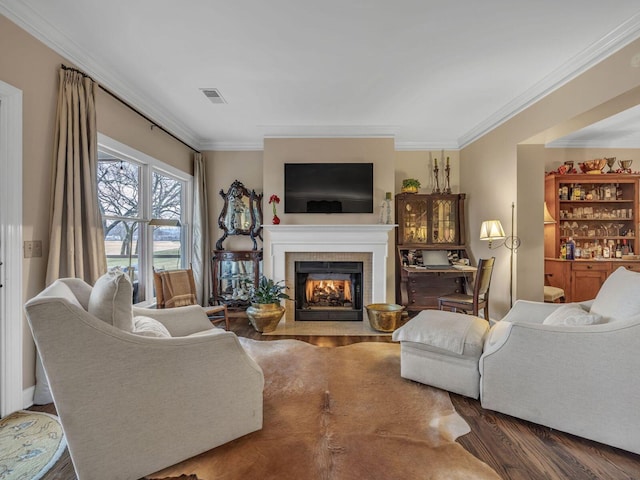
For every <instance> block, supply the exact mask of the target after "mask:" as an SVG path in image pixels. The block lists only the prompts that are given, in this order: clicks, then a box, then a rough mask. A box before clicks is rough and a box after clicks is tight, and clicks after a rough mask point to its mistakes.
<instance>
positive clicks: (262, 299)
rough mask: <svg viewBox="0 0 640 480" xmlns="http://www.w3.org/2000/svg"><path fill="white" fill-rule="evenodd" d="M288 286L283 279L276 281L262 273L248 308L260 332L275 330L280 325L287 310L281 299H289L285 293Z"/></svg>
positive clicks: (252, 292) (254, 324)
mask: <svg viewBox="0 0 640 480" xmlns="http://www.w3.org/2000/svg"><path fill="white" fill-rule="evenodd" d="M287 288H288V287H287V286H286V285H284V282H283V281H279V282H274V281H273V279H271V278H267V277H265V276H264V275H262V276H261V277H260V281H259V282H258V285H257V286H254V287H253V288H252V289H251V305H250V306H249V307H248V308H247V316H248V317H249V321H250V322H251V325H253V328H255V329H256V330H257V331H258V332H260V333H262V332H273V331H274V330H275V329H276V327H277V326H278V323H279V322H280V319H281V318H282V316H283V315H284V312H285V308H284V307H283V306H282V305H280V300H283V299H284V300H288V299H289V295H287V294H286V293H285V291H286V290H287Z"/></svg>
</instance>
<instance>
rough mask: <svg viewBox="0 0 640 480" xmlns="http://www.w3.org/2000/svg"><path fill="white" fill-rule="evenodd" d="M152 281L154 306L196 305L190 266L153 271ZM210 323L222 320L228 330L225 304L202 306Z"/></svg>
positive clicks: (194, 284) (194, 286) (194, 285)
mask: <svg viewBox="0 0 640 480" xmlns="http://www.w3.org/2000/svg"><path fill="white" fill-rule="evenodd" d="M153 283H154V285H155V288H156V308H175V307H185V306H187V305H198V301H197V297H196V283H195V280H194V278H193V270H192V269H191V268H187V269H182V270H161V271H156V270H154V271H153ZM204 310H205V313H206V314H207V317H209V320H211V323H213V324H217V323H222V322H224V324H225V330H229V314H228V311H227V306H226V305H215V306H209V307H205V308H204Z"/></svg>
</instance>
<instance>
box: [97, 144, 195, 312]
mask: <svg viewBox="0 0 640 480" xmlns="http://www.w3.org/2000/svg"><path fill="white" fill-rule="evenodd" d="M97 170H98V178H97V182H98V200H99V205H100V210H101V213H102V222H103V228H104V237H105V238H104V241H105V250H106V254H107V267H108V268H109V269H112V268H120V269H122V270H123V271H125V272H128V273H129V275H130V276H131V280H132V283H133V286H134V302H135V303H138V302H143V301H150V300H151V299H152V298H153V297H154V296H155V294H154V292H153V268H155V269H164V270H173V269H176V268H183V267H184V266H186V265H188V263H189V256H190V249H189V248H188V245H189V242H188V238H189V228H188V227H189V225H188V223H187V219H188V218H189V215H188V213H189V212H188V209H189V206H190V205H191V201H190V195H191V185H192V177H191V176H190V175H188V174H186V173H184V172H180V171H178V170H176V169H174V168H173V167H171V166H169V165H166V164H163V163H162V162H160V161H159V160H156V159H154V158H151V157H149V156H148V155H145V154H143V153H141V152H137V151H135V150H133V149H131V148H129V147H127V146H126V145H122V144H119V143H118V142H116V141H114V140H112V139H110V138H108V137H105V136H104V135H99V136H98V169H97Z"/></svg>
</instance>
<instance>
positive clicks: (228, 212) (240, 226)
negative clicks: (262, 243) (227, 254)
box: [216, 180, 262, 250]
mask: <svg viewBox="0 0 640 480" xmlns="http://www.w3.org/2000/svg"><path fill="white" fill-rule="evenodd" d="M220 196H221V197H222V198H223V199H224V207H222V211H221V212H220V216H219V217H218V226H219V227H220V228H221V229H222V231H223V232H224V234H223V235H222V237H220V238H219V239H218V241H217V242H216V249H217V250H224V247H223V246H222V242H224V240H225V239H226V238H227V237H228V236H229V235H249V237H251V240H252V241H253V249H254V250H257V249H258V244H257V242H256V237H258V238H260V240H262V236H261V233H262V194H257V193H256V192H255V190H251V192H249V190H247V188H246V187H245V186H244V185H243V184H242V182H239V181H238V180H236V181H235V182H233V183H232V184H231V187H229V190H228V191H227V193H225V192H224V190H220Z"/></svg>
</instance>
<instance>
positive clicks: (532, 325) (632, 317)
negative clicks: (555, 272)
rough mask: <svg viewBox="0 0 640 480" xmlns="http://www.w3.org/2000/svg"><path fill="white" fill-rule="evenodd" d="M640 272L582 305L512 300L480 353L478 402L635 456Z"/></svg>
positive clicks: (638, 443)
mask: <svg viewBox="0 0 640 480" xmlns="http://www.w3.org/2000/svg"><path fill="white" fill-rule="evenodd" d="M639 293H640V274H639V273H635V272H631V271H627V270H626V269H624V268H622V267H621V268H619V269H618V270H616V271H615V272H614V273H613V274H611V275H610V276H609V278H608V279H607V280H606V281H605V283H604V284H603V285H602V287H601V289H600V291H599V292H598V295H597V297H596V298H595V299H594V300H592V301H589V302H585V303H582V304H565V305H563V304H551V303H541V302H528V301H522V300H518V301H517V302H516V303H515V304H514V306H513V308H512V309H511V311H510V312H509V313H508V314H507V315H506V316H505V318H504V319H503V320H501V321H500V322H497V324H496V325H495V326H493V327H492V329H491V331H490V334H489V337H488V339H487V340H486V342H485V345H484V352H483V354H482V356H481V358H480V364H479V367H480V374H481V381H480V396H481V401H482V406H483V407H484V408H488V409H491V410H496V411H499V412H502V413H506V414H508V415H513V416H515V417H518V418H522V419H525V420H529V421H531V422H535V423H538V424H541V425H546V426H548V427H552V428H555V429H558V430H561V431H564V432H568V433H572V434H574V435H578V436H581V437H585V438H589V439H592V440H596V441H598V442H602V443H605V444H608V445H612V446H614V447H619V448H622V449H624V450H629V451H632V452H635V453H640V434H638V426H639V425H640V409H639V408H638V399H640V377H639V376H638V372H640V355H638V351H639V350H640V295H639Z"/></svg>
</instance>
